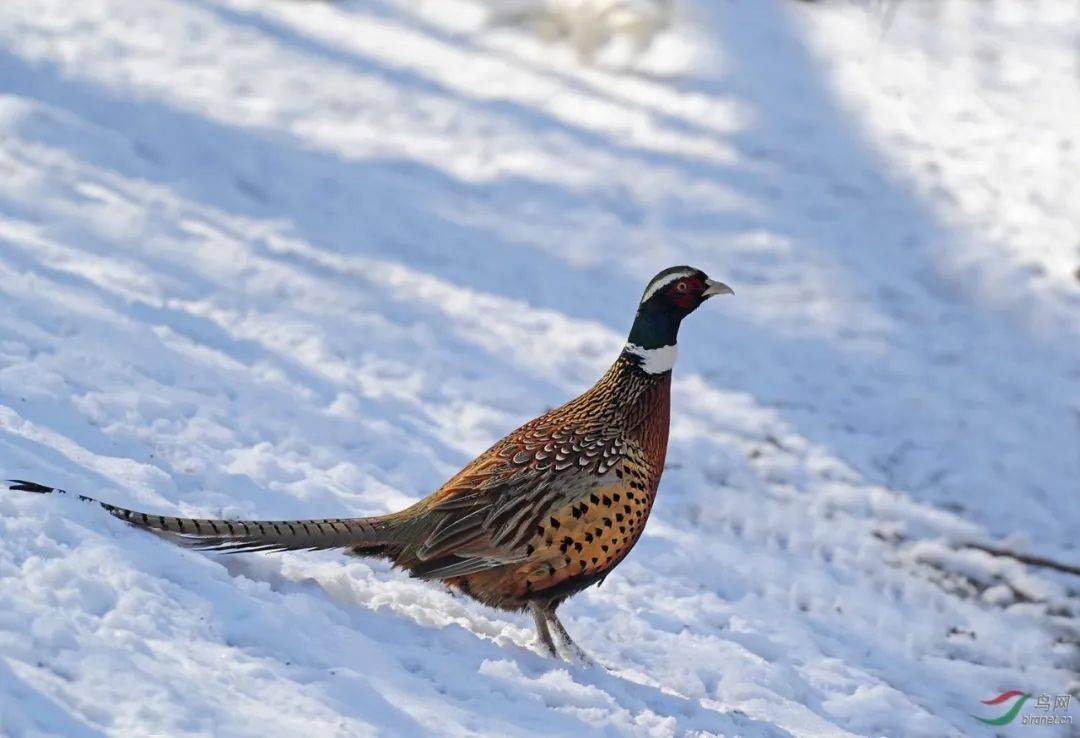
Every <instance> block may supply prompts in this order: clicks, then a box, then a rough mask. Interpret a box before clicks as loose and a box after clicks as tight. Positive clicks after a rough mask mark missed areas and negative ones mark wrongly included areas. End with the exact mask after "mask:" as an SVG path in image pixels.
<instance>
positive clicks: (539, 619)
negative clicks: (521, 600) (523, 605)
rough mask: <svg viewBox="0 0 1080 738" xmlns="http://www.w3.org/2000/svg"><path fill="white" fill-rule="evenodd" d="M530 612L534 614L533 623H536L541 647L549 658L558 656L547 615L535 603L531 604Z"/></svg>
mask: <svg viewBox="0 0 1080 738" xmlns="http://www.w3.org/2000/svg"><path fill="white" fill-rule="evenodd" d="M529 611H530V612H532V616H533V621H534V622H535V623H536V635H537V636H538V637H539V638H540V645H541V646H543V647H544V650H545V651H547V653H548V656H558V655H559V652H558V650H557V649H556V648H555V641H553V640H551V631H550V630H548V620H547V613H546V612H545V610H544V609H543V608H542V607H540V605H538V604H536V603H535V602H532V603H530V604H529ZM559 627H562V626H559ZM564 632H565V631H564Z"/></svg>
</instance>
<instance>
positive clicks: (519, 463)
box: [11, 266, 733, 662]
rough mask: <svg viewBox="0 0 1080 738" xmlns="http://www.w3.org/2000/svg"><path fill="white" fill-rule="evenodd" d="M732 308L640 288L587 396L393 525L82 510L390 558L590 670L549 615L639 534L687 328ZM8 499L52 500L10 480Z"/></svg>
mask: <svg viewBox="0 0 1080 738" xmlns="http://www.w3.org/2000/svg"><path fill="white" fill-rule="evenodd" d="M722 294H733V292H732V290H731V288H730V287H728V286H727V285H725V284H724V283H722V282H718V281H715V280H712V279H710V278H709V277H707V276H706V275H705V273H704V272H702V271H701V270H699V269H694V268H691V267H686V266H679V267H672V268H670V269H665V270H664V271H662V272H660V273H659V274H657V275H656V276H655V277H653V279H652V280H651V281H650V282H649V284H648V286H647V287H646V288H645V292H644V294H643V295H642V297H641V302H640V304H639V305H638V309H637V314H636V316H635V319H634V324H633V327H632V328H631V329H630V335H629V337H628V339H627V343H626V345H625V347H624V348H623V350H622V352H621V353H620V354H619V356H618V358H617V359H616V360H615V362H614V363H613V364H612V366H611V368H610V369H608V370H607V372H606V373H605V374H604V375H603V376H602V377H601V378H600V380H599V381H597V383H596V384H595V385H593V387H592V388H591V389H589V390H588V391H586V392H585V393H584V394H582V395H581V396H579V397H577V398H575V399H573V400H570V401H569V402H567V403H566V404H564V405H562V406H560V407H557V408H555V409H553V410H551V411H549V412H546V413H544V414H543V415H541V416H539V417H538V418H536V419H534V420H531V421H529V422H528V423H526V424H525V425H523V426H521V427H520V428H518V429H517V430H515V431H514V432H512V433H510V434H509V435H508V436H506V437H505V438H503V439H502V440H500V441H498V442H497V443H495V445H493V446H492V447H491V448H489V449H488V450H487V451H485V452H484V453H482V454H480V456H478V457H477V458H476V459H475V460H473V461H472V462H471V463H469V464H468V465H467V466H466V467H465V468H463V469H462V470H461V471H459V472H458V473H457V474H455V475H454V476H453V477H452V478H451V479H450V480H449V481H447V482H446V483H445V484H443V485H442V486H441V487H439V488H438V489H437V490H436V491H435V492H433V493H432V494H430V495H429V496H427V497H425V498H424V499H422V500H420V501H419V502H417V503H416V504H414V505H412V506H411V507H408V508H406V509H404V510H402V511H400V512H396V513H391V514H388V515H379V516H374V517H366V518H329V519H318V520H257V521H251V520H211V519H202V518H177V517H170V516H167V515H153V514H150V513H144V512H137V511H135V510H128V509H125V508H122V507H118V506H116V505H111V504H109V503H107V502H101V501H99V500H96V499H93V498H91V497H86V496H83V495H79V496H78V497H79V499H81V500H83V501H86V502H93V503H96V504H99V505H101V507H103V508H104V509H105V510H107V511H108V512H109V513H111V514H112V515H114V516H116V517H118V518H120V519H121V520H124V521H126V522H128V523H131V524H133V525H135V526H138V527H141V528H145V529H149V530H151V531H153V532H156V533H160V534H164V535H167V536H168V537H170V538H172V539H174V540H178V541H180V542H183V543H186V544H188V545H190V546H193V547H195V548H200V549H209V550H215V551H229V552H235V551H291V550H320V549H343V550H345V551H347V552H348V553H350V554H354V555H358V556H375V557H385V558H387V559H389V560H390V561H392V562H393V563H394V564H395V565H396V566H397V567H400V568H401V569H404V570H406V571H408V572H409V573H410V574H411V575H412V576H414V577H419V578H421V579H427V580H439V581H442V582H444V583H445V584H446V585H448V586H449V587H450V588H451V589H452V590H456V591H458V592H461V593H463V594H465V595H467V596H469V597H472V598H474V599H476V600H478V601H480V602H482V603H483V604H485V605H488V606H491V607H495V608H499V609H503V610H510V611H522V610H529V611H530V612H531V614H532V616H533V619H534V620H535V623H536V630H537V636H538V638H539V640H540V644H541V645H542V646H543V649H544V650H545V651H546V652H547V653H548V654H549V655H551V656H557V655H558V654H559V652H558V650H557V648H556V645H555V641H554V640H553V638H552V631H554V633H555V635H556V637H557V638H558V640H559V641H560V644H561V645H562V646H564V647H565V648H566V649H567V650H568V651H569V652H570V654H571V656H573V657H576V658H578V659H580V660H582V661H586V662H588V660H589V659H588V657H587V656H586V655H585V653H584V651H582V649H581V648H580V647H579V646H578V645H577V644H576V643H574V641H573V639H572V638H571V637H570V635H569V633H567V631H566V628H564V627H563V624H562V623H561V622H560V621H559V619H558V617H557V616H556V615H555V610H556V608H558V606H559V605H560V604H561V603H562V602H564V601H565V600H566V599H567V598H568V597H570V596H572V595H574V594H576V593H577V592H580V591H581V590H583V589H585V588H586V587H589V586H591V585H593V584H599V583H600V582H602V581H603V580H604V578H605V577H607V575H608V574H610V573H611V570H612V569H613V568H614V567H615V566H617V565H618V564H619V563H620V562H621V561H622V560H623V559H624V558H626V555H627V554H628V553H629V552H630V550H631V549H632V548H633V546H634V544H635V543H636V542H637V540H638V538H639V537H640V536H641V533H642V531H643V530H644V528H645V522H646V520H648V517H649V512H650V510H651V509H652V505H653V500H654V499H655V497H656V490H657V486H658V484H659V482H660V475H661V474H662V473H663V470H664V458H665V456H666V454H667V441H668V424H669V417H670V409H671V369H672V367H673V365H674V363H675V356H676V338H677V336H678V332H679V325H680V324H681V322H682V320H683V319H684V318H685V317H686V316H687V315H689V314H690V313H692V312H693V311H694V310H695V309H697V307H698V306H699V305H701V304H702V303H703V302H704V301H705V300H707V299H708V298H710V297H712V296H714V295H722ZM11 488H12V489H15V490H22V491H27V492H40V493H49V492H59V493H63V492H64V491H63V490H59V489H54V488H52V487H46V486H43V485H40V484H36V483H34V482H27V481H23V480H12V481H11Z"/></svg>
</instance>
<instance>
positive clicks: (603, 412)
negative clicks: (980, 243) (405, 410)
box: [361, 357, 671, 609]
mask: <svg viewBox="0 0 1080 738" xmlns="http://www.w3.org/2000/svg"><path fill="white" fill-rule="evenodd" d="M670 389H671V374H670V373H665V374H660V375H649V374H646V373H645V372H643V371H641V369H640V368H638V367H637V366H635V365H634V363H633V362H632V361H630V360H628V359H627V358H625V357H620V358H619V360H618V361H616V362H615V364H614V365H613V366H612V367H611V369H609V370H608V372H607V373H606V374H605V375H604V376H603V377H602V378H601V379H600V381H599V382H597V383H596V385H594V386H593V387H592V388H591V389H590V390H589V391H588V392H586V393H585V394H583V395H581V396H580V397H578V398H576V399H574V400H571V401H570V402H568V403H566V404H565V405H562V406H561V407H558V408H556V409H554V410H552V411H550V412H548V413H545V414H544V415H541V416H540V417H538V418H536V419H535V420H533V421H531V422H529V423H526V424H525V425H523V426H522V427H521V428H518V429H517V430H516V431H514V432H513V433H511V434H509V435H508V436H506V437H505V438H503V439H502V440H501V441H499V442H498V443H496V444H495V445H494V446H492V447H491V448H490V449H488V450H487V451H485V452H484V453H483V454H481V455H480V456H479V457H478V458H477V459H476V460H475V461H473V462H472V463H471V464H469V465H468V466H466V467H465V468H464V469H462V470H461V471H460V472H459V473H458V474H456V475H455V476H454V477H453V478H452V479H450V480H449V481H448V482H447V483H446V484H444V485H443V486H442V487H440V488H439V489H438V490H437V491H435V492H434V493H433V494H432V495H431V496H429V497H427V498H426V499H424V500H422V501H421V502H419V503H417V504H416V505H414V506H413V507H411V508H409V509H408V510H405V511H403V512H402V513H400V514H399V515H398V516H396V521H395V523H394V526H395V527H397V526H399V530H400V533H391V534H390V536H389V537H390V538H391V539H396V540H394V541H393V543H390V542H389V541H384V542H383V545H386V544H387V543H390V545H391V546H394V547H395V548H393V549H391V550H389V551H387V553H388V554H389V555H390V556H391V558H393V560H394V561H395V562H396V563H397V564H399V565H400V566H402V567H404V568H406V569H409V570H410V571H412V572H413V573H414V574H416V575H417V576H422V577H424V578H430V579H443V580H444V581H446V582H447V583H448V584H449V585H450V586H452V587H454V588H456V589H458V590H460V591H462V592H464V593H466V594H468V595H470V596H472V597H475V598H476V599H478V600H480V601H481V602H483V603H485V604H487V605H491V606H493V607H499V608H506V609H521V608H523V607H525V606H526V605H527V604H528V602H529V601H530V600H537V599H540V600H551V601H555V602H558V601H561V600H562V599H564V598H565V597H567V596H568V595H570V594H573V593H574V592H576V591H578V590H579V589H581V588H583V587H586V586H588V585H589V584H592V583H594V582H596V581H597V580H598V579H600V578H602V577H603V575H604V574H606V573H607V572H608V571H609V570H610V569H611V568H612V567H614V566H615V565H616V564H618V563H619V562H620V561H621V560H622V559H623V557H624V556H625V555H626V554H627V553H628V552H629V551H630V548H631V547H633V545H634V543H636V542H637V539H638V537H639V536H640V535H641V532H642V530H643V529H644V527H645V521H646V520H647V519H648V516H649V511H650V510H651V508H652V503H653V499H654V497H655V495H656V488H657V485H658V484H659V482H660V474H661V472H662V471H663V468H664V457H665V454H666V451H667V438H668V419H669V412H670ZM361 552H362V549H361Z"/></svg>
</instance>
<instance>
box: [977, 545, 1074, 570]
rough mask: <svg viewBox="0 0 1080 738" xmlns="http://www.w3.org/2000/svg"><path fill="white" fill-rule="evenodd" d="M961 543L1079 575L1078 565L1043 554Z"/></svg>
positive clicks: (1034, 564) (1033, 564)
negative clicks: (1065, 562) (1036, 554)
mask: <svg viewBox="0 0 1080 738" xmlns="http://www.w3.org/2000/svg"><path fill="white" fill-rule="evenodd" d="M962 545H963V547H964V548H974V549H976V550H978V551H985V552H986V553H988V554H991V555H993V556H1004V557H1007V558H1010V559H1016V560H1017V561H1020V562H1022V563H1024V564H1030V565H1031V566H1042V567H1045V568H1047V569H1054V570H1055V571H1063V572H1065V573H1066V574H1075V575H1076V576H1080V566H1076V565H1074V564H1063V563H1061V562H1060V561H1054V560H1053V559H1048V558H1046V557H1044V556H1035V555H1033V554H1025V553H1020V552H1019V551H1011V550H1009V549H1007V548H998V547H997V546H987V545H986V544H984V543H964V544H962Z"/></svg>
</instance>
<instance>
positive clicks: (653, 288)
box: [641, 269, 694, 302]
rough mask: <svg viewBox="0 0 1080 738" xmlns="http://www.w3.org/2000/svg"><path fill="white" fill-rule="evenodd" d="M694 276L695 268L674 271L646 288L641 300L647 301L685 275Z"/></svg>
mask: <svg viewBox="0 0 1080 738" xmlns="http://www.w3.org/2000/svg"><path fill="white" fill-rule="evenodd" d="M692 276H694V270H693V269H684V270H683V271H681V272H674V273H673V274H669V275H667V276H666V277H665V278H664V279H662V280H660V281H659V282H654V283H652V284H650V285H649V287H648V288H647V289H646V290H645V294H644V295H642V296H641V301H642V302H645V301H646V300H648V299H649V298H650V297H652V296H653V295H655V294H656V293H657V292H658V291H660V290H662V289H664V288H665V287H667V286H668V285H669V284H671V283H672V282H675V281H677V280H680V279H683V278H684V277H692Z"/></svg>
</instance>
